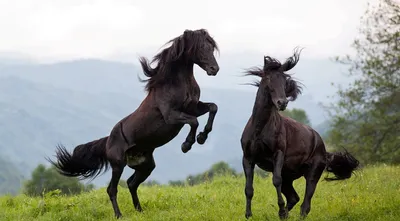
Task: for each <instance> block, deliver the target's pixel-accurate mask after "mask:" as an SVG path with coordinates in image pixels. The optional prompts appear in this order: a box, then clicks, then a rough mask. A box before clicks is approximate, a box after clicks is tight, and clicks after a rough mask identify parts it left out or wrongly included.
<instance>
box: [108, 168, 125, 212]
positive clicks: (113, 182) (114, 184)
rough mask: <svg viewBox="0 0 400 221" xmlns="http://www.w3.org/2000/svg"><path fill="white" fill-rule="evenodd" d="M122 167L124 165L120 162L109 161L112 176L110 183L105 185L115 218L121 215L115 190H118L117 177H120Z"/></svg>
mask: <svg viewBox="0 0 400 221" xmlns="http://www.w3.org/2000/svg"><path fill="white" fill-rule="evenodd" d="M124 167H125V165H124V164H122V163H121V164H118V163H111V168H112V177H111V181H110V184H109V185H108V187H107V193H108V196H109V197H110V201H111V204H112V207H113V209H114V214H115V216H116V217H117V218H120V217H121V216H122V214H121V211H120V210H119V207H118V202H117V192H118V182H119V179H120V178H121V175H122V172H123V171H124Z"/></svg>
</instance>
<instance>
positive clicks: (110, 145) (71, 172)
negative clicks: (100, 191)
mask: <svg viewBox="0 0 400 221" xmlns="http://www.w3.org/2000/svg"><path fill="white" fill-rule="evenodd" d="M168 43H172V45H171V46H170V47H168V48H166V49H164V50H162V51H161V52H160V53H159V54H157V55H156V56H155V57H154V59H153V62H158V64H157V66H156V67H155V68H154V69H153V68H151V67H150V65H149V63H148V61H147V59H146V58H143V57H141V58H140V63H141V65H142V68H143V72H144V74H145V75H146V76H147V77H149V79H147V80H146V82H147V85H146V90H147V91H148V95H147V96H146V98H145V99H144V100H143V102H142V103H141V104H140V106H139V107H138V109H136V111H135V112H133V113H131V114H130V115H128V116H127V117H125V118H124V119H122V120H121V121H119V122H118V123H117V124H116V125H115V126H114V128H113V129H112V131H111V133H110V135H109V136H108V137H103V138H101V139H98V140H95V141H92V142H89V143H86V144H81V145H79V146H77V147H76V148H75V149H74V151H73V154H72V155H71V154H70V153H69V152H68V151H67V150H66V149H65V147H63V146H59V147H57V152H56V154H57V160H58V162H57V163H55V162H53V161H51V160H49V161H50V162H51V163H52V164H53V165H55V166H56V167H57V168H58V169H59V172H60V173H61V174H63V175H65V176H77V177H82V178H88V177H92V178H94V177H96V176H97V175H99V174H100V172H101V171H102V169H104V171H105V170H107V169H108V166H109V165H111V168H112V177H111V181H110V184H109V186H108V188H107V193H108V195H109V197H110V200H111V203H112V206H113V209H114V212H115V216H116V217H117V218H118V217H121V216H122V214H121V212H120V209H119V207H118V203H117V186H118V182H119V180H120V177H121V174H122V172H123V170H124V167H125V166H126V165H128V166H129V167H130V168H132V169H134V170H135V173H134V174H133V175H132V176H131V177H130V178H129V179H128V180H127V183H128V187H129V191H130V193H131V195H132V200H133V204H134V206H135V208H136V210H138V211H142V208H141V206H140V202H139V199H138V195H137V189H138V187H139V185H140V184H141V183H142V182H143V181H145V180H146V179H147V177H148V176H149V175H150V174H151V172H152V171H153V170H154V168H155V167H156V165H155V162H154V158H153V151H154V149H155V148H157V147H160V146H162V145H164V144H166V143H168V142H169V141H170V140H172V139H173V138H174V137H176V135H178V133H179V131H180V130H181V129H182V127H183V126H184V125H185V124H189V125H190V132H189V134H188V135H187V137H186V140H185V142H183V144H182V151H183V152H184V153H186V152H187V151H189V150H190V149H191V147H192V145H193V144H194V143H195V141H196V131H197V128H198V125H199V123H198V121H197V117H199V116H201V115H204V114H205V113H207V112H209V118H208V121H207V124H206V126H205V128H204V131H203V132H200V133H199V134H198V135H197V142H198V143H199V144H204V142H205V141H206V139H207V136H208V133H210V132H211V129H212V125H213V121H214V117H215V115H216V113H217V105H216V104H214V103H203V102H201V101H199V98H200V88H199V85H198V84H197V82H196V80H195V78H194V75H193V66H194V64H197V65H199V66H200V67H201V68H202V69H203V70H205V71H206V72H207V74H208V75H211V76H215V75H216V74H217V72H218V71H219V66H218V63H217V61H216V60H215V57H214V51H215V50H218V47H217V44H216V42H215V41H214V39H213V38H212V37H211V36H210V35H209V33H208V32H207V31H206V30H204V29H200V30H195V31H191V30H186V31H185V32H184V33H183V34H182V35H181V36H179V37H176V38H174V39H172V40H170V41H169V42H168Z"/></svg>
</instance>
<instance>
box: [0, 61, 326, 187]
mask: <svg viewBox="0 0 400 221" xmlns="http://www.w3.org/2000/svg"><path fill="white" fill-rule="evenodd" d="M228 71H229V68H227V69H226V70H222V69H221V72H220V73H219V75H218V76H217V77H214V78H213V77H208V76H206V75H205V74H204V73H203V72H201V73H197V74H196V77H198V76H201V77H199V78H200V79H201V80H199V82H200V86H201V88H202V95H201V97H202V100H204V101H213V102H215V103H217V104H218V106H219V112H218V115H217V117H216V120H215V125H214V130H213V131H212V133H211V134H210V136H209V139H208V141H207V142H206V144H204V145H203V146H200V145H198V144H196V145H194V147H193V149H192V150H191V151H190V152H189V153H187V154H183V153H182V152H181V150H180V145H181V143H182V142H183V141H184V138H185V137H186V134H187V133H188V128H189V127H188V126H185V127H184V129H183V130H182V131H181V133H180V134H179V135H178V137H177V138H176V139H174V140H173V141H172V142H170V143H169V144H167V145H166V146H165V147H162V148H160V149H159V150H157V151H156V152H155V158H156V164H157V167H156V169H155V171H154V172H153V174H152V175H151V177H150V179H153V180H154V179H155V180H159V181H161V182H167V181H168V180H172V179H174V180H177V179H184V178H185V177H186V176H187V175H189V174H194V173H199V172H202V171H204V170H206V169H207V168H208V167H209V166H210V165H211V164H212V163H215V162H217V161H221V160H224V161H230V160H233V159H237V158H238V157H240V156H241V148H240V145H239V139H240V136H241V133H242V130H243V127H244V125H245V123H246V121H247V119H248V118H249V116H250V113H251V109H252V106H253V103H254V98H255V91H256V89H255V88H251V87H250V89H246V90H242V88H243V87H247V88H249V86H240V85H238V86H237V88H239V89H233V88H217V87H216V86H215V85H212V84H211V85H209V84H208V83H207V80H208V81H211V82H214V81H220V82H224V76H227V75H229V74H230V73H229V72H228ZM139 73H141V71H140V69H139V68H138V67H136V66H135V65H132V64H127V63H118V62H110V61H102V60H78V61H71V62H62V63H56V64H50V65H39V64H13V65H6V66H1V65H0V140H1V141H2V142H1V143H0V156H2V157H3V158H6V159H8V160H9V161H11V162H13V163H14V164H15V165H16V167H17V168H18V169H19V170H20V171H22V174H23V175H24V176H25V177H29V176H30V172H31V171H32V170H33V169H34V168H35V167H36V166H37V164H38V163H46V161H45V160H44V157H45V156H53V155H54V149H55V145H56V144H57V143H63V144H64V145H66V146H67V148H68V149H69V150H72V149H73V148H74V147H75V146H76V145H78V144H81V143H85V142H88V141H91V140H94V139H97V138H99V137H102V136H105V135H108V134H109V132H110V130H111V128H112V127H113V126H114V125H115V123H117V122H118V121H119V120H120V119H121V118H123V117H125V116H126V115H128V114H130V113H131V112H133V111H134V110H135V109H136V108H137V106H138V105H139V104H140V102H141V100H142V99H143V98H144V96H145V92H144V91H143V88H144V85H143V84H142V83H140V82H138V80H137V74H139ZM219 76H222V77H221V79H222V80H221V79H219V80H218V78H219ZM250 80H251V79H249V78H243V81H242V83H244V82H249V81H250ZM293 107H296V108H302V109H304V110H306V112H307V114H308V115H309V117H310V119H311V121H312V123H313V124H314V123H315V122H322V121H323V120H324V119H323V116H324V114H323V111H322V110H321V108H320V107H319V106H318V104H317V102H316V101H314V100H313V98H312V97H311V96H310V95H307V94H305V95H302V96H300V97H299V99H298V100H297V101H296V102H294V103H291V104H289V108H293ZM207 116H208V115H205V116H203V117H201V118H200V127H199V129H203V127H204V124H205V122H206V119H207ZM322 129H323V128H322ZM322 129H321V130H322ZM132 173H133V171H132V170H131V169H129V168H127V169H126V170H125V173H124V175H123V178H124V179H126V178H127V177H129V176H130V175H131V174H132ZM109 179H110V172H107V175H103V176H101V177H99V178H97V179H95V180H94V183H95V184H97V185H101V186H103V185H106V184H107V183H108V182H109Z"/></svg>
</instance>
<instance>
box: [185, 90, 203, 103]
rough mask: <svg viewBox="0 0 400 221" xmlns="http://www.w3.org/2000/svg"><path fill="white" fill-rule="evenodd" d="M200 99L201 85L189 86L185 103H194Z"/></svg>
mask: <svg viewBox="0 0 400 221" xmlns="http://www.w3.org/2000/svg"><path fill="white" fill-rule="evenodd" d="M199 99H200V88H199V86H197V87H196V86H193V87H189V88H187V89H186V90H185V103H192V102H195V103H197V101H199Z"/></svg>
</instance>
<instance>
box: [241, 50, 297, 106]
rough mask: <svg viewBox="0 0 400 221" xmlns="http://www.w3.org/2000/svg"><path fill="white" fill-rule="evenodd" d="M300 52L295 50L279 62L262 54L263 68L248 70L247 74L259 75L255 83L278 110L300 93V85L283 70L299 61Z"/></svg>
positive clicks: (288, 68) (290, 67)
mask: <svg viewBox="0 0 400 221" xmlns="http://www.w3.org/2000/svg"><path fill="white" fill-rule="evenodd" d="M299 57H300V52H299V51H297V50H296V51H295V53H294V55H293V56H292V57H290V58H288V59H287V60H286V62H285V63H284V64H281V63H280V62H279V61H278V60H276V59H274V58H271V57H269V56H264V67H263V69H257V70H250V71H249V72H248V75H256V76H259V77H261V81H259V82H256V83H255V85H256V86H258V87H259V89H262V91H263V92H264V93H263V95H264V96H265V98H268V99H267V100H268V101H269V102H271V103H270V104H271V105H274V106H275V107H276V108H277V109H278V110H280V111H283V110H285V109H286V107H287V104H288V102H289V101H294V100H295V99H296V98H297V95H298V94H300V93H301V87H300V86H299V85H298V83H297V81H295V80H293V79H292V78H291V76H290V75H288V74H286V73H285V72H286V71H288V70H290V69H292V68H293V67H294V66H295V65H296V64H297V62H298V61H299Z"/></svg>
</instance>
